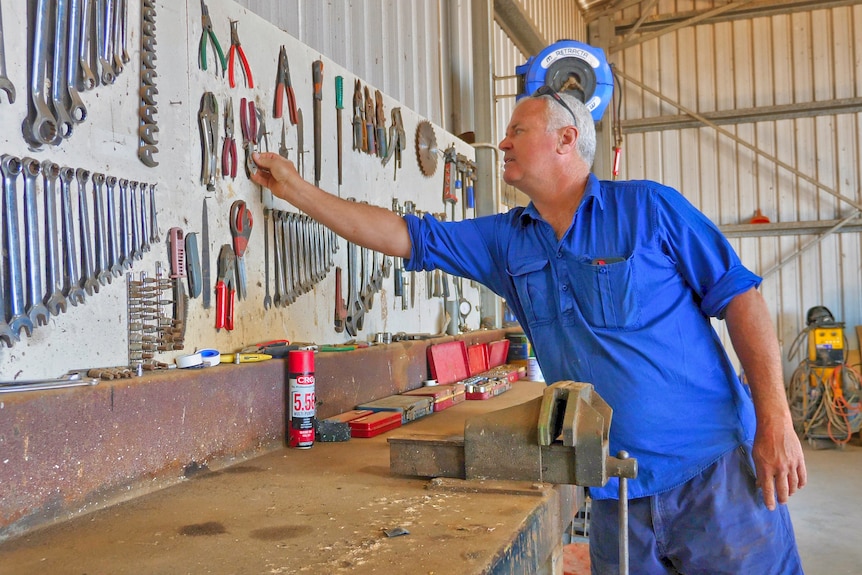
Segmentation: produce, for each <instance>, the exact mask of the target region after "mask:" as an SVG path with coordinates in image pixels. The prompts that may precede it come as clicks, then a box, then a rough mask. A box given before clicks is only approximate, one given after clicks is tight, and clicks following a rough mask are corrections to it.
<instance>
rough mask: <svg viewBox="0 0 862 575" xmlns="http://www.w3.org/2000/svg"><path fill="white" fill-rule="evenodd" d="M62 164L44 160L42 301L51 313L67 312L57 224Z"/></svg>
mask: <svg viewBox="0 0 862 575" xmlns="http://www.w3.org/2000/svg"><path fill="white" fill-rule="evenodd" d="M59 178H60V166H58V165H57V164H55V163H54V162H52V161H50V160H45V161H44V162H42V181H43V182H44V184H45V185H44V188H43V194H44V196H45V197H44V202H45V204H44V205H45V234H44V235H45V294H44V296H43V297H42V303H44V304H45V307H46V308H48V312H50V314H51V315H60V313H61V312H62V313H66V296H64V295H63V270H62V262H61V261H60V260H61V257H60V244H59V238H60V234H59V231H60V230H59V228H58V226H57V196H58V190H57V181H58V180H59Z"/></svg>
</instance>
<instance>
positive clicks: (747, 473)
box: [254, 89, 806, 575]
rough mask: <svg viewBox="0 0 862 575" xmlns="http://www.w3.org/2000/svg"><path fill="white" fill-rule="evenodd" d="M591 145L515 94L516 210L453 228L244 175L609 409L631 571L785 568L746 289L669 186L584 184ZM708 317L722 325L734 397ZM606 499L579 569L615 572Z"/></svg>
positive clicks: (770, 333)
mask: <svg viewBox="0 0 862 575" xmlns="http://www.w3.org/2000/svg"><path fill="white" fill-rule="evenodd" d="M595 146H596V144H595V127H594V124H593V121H592V118H591V117H590V114H589V111H588V110H587V109H586V107H585V106H584V105H583V104H582V103H581V102H579V101H577V100H576V99H575V98H572V97H569V96H567V95H561V94H557V93H555V92H553V91H551V90H548V89H543V90H540V92H539V93H538V94H537V96H536V97H533V98H525V99H524V100H522V101H521V102H519V104H518V105H517V106H516V108H515V110H514V112H513V114H512V118H511V121H510V123H509V126H508V128H507V130H506V137H505V138H504V139H503V141H502V142H501V143H500V149H501V150H502V152H503V153H504V156H503V161H504V165H505V172H504V179H505V181H506V182H507V183H509V184H511V185H513V186H515V187H516V188H518V189H519V190H521V191H522V192H524V193H525V194H526V195H527V196H528V197H529V198H530V200H531V203H530V205H528V206H527V207H526V208H516V209H513V210H511V211H509V212H508V213H506V214H499V215H495V216H488V217H482V218H477V219H474V220H467V221H463V222H448V223H447V222H437V221H436V220H434V219H433V218H431V217H430V216H425V218H423V219H421V220H420V219H419V218H416V217H412V216H405V217H404V218H401V217H398V216H396V215H395V214H393V213H392V212H390V211H388V210H384V209H382V208H375V207H372V206H367V205H362V204H356V203H348V202H345V201H342V200H339V199H338V198H336V197H334V196H332V195H331V194H327V193H326V192H323V191H321V190H319V189H317V188H315V187H313V186H312V185H310V184H308V183H306V182H305V181H303V180H302V179H301V178H300V177H299V175H298V174H297V173H296V170H295V169H294V168H293V166H292V164H290V163H289V162H287V161H284V160H282V159H279V158H278V157H277V156H276V155H274V154H262V155H260V156H258V157H256V161H257V163H258V165H259V166H260V167H261V170H260V171H259V172H258V174H257V175H256V176H255V177H254V181H255V182H257V183H259V184H262V185H265V186H267V187H269V188H270V189H272V191H273V192H274V193H275V194H276V195H277V196H279V197H281V198H284V199H285V200H287V201H289V202H291V203H292V204H294V205H295V206H296V207H298V208H299V209H301V210H303V211H305V212H306V213H308V214H309V215H311V216H312V217H313V218H315V219H318V220H319V221H321V222H322V223H324V224H326V225H327V226H329V227H331V228H332V229H334V230H335V231H336V232H337V233H338V234H340V235H342V236H344V237H345V238H347V239H348V240H350V241H353V242H355V243H357V244H360V245H365V246H368V247H370V248H372V249H376V250H379V251H383V252H386V253H388V254H390V255H394V256H398V257H402V258H404V259H405V265H406V266H407V268H408V269H433V268H434V267H439V268H441V269H443V270H445V271H447V272H448V273H452V274H456V275H460V276H463V277H467V278H470V279H474V280H477V281H480V282H482V283H484V284H485V285H487V286H489V287H490V288H491V289H492V290H494V291H495V292H496V293H498V294H500V295H501V296H502V297H504V298H505V299H506V301H507V302H508V304H509V306H510V307H511V309H512V310H513V311H514V313H515V315H516V316H517V318H518V320H519V322H520V324H521V326H522V327H523V328H524V330H525V331H526V333H527V335H528V336H529V338H530V340H531V341H532V343H533V346H534V348H535V351H536V355H537V357H538V360H539V363H540V366H541V368H542V372H543V373H544V374H545V378H546V380H547V381H551V382H554V381H560V380H575V381H584V382H589V383H592V384H593V385H594V386H595V388H596V391H597V392H598V393H599V394H600V395H601V396H602V397H603V398H604V399H605V401H607V402H608V404H609V405H610V406H611V407H612V408H613V410H614V417H613V424H612V425H611V432H610V450H611V452H612V453H616V452H617V451H618V450H622V449H625V450H626V451H628V452H629V454H630V455H631V456H632V457H635V458H637V460H638V467H639V473H638V477H637V479H635V480H632V481H630V482H629V497H630V499H631V501H630V509H629V514H630V518H629V521H630V540H629V552H630V557H631V566H632V573H647V574H650V575H652V574H677V573H684V574H686V575H693V574H696V573H704V574H706V573H708V574H711V575H714V574H717V573H728V574H756V575H769V574H775V575H779V574H781V575H783V574H795V573H801V572H802V569H801V566H800V562H799V557H798V553H797V551H796V543H795V539H794V536H793V528H792V525H791V523H790V518H789V515H788V513H787V509H786V506H785V505H784V504H785V503H786V502H787V499H788V497H789V496H790V495H792V494H793V493H794V492H795V491H796V490H797V489H799V488H801V487H802V486H804V485H805V482H806V472H805V463H804V460H803V455H802V447H801V444H800V442H799V439H798V437H797V436H796V433H795V432H794V430H793V424H792V422H791V418H790V413H789V410H788V407H787V403H786V399H785V395H784V385H783V375H782V367H781V357H780V350H779V345H778V341H777V339H776V337H775V334H774V330H773V328H772V326H771V321H770V319H769V314H768V312H767V309H766V305H765V303H764V301H763V298H762V297H761V295H760V294H759V292H758V291H757V287H758V285H759V284H760V278H759V277H757V276H756V275H754V274H753V273H751V272H750V271H748V270H747V269H746V268H744V267H743V266H742V265H741V263H740V261H739V258H738V257H737V255H736V254H735V253H734V252H733V249H732V248H731V247H730V245H729V244H728V243H727V241H726V239H725V238H724V237H723V236H722V235H721V233H720V232H719V231H718V229H717V228H716V227H715V226H714V225H713V224H712V223H711V222H710V221H709V220H708V219H706V217H704V216H703V214H701V213H700V212H698V211H697V210H696V209H695V208H694V207H693V206H691V204H690V203H688V202H687V201H686V200H685V199H684V198H683V197H682V196H681V195H680V194H679V193H678V192H676V191H674V190H672V189H670V188H667V187H665V186H662V185H660V184H657V183H655V182H646V181H644V182H600V181H599V180H598V179H597V178H596V177H595V176H594V175H592V174H591V173H590V167H591V165H592V161H593V157H594V153H595ZM710 317H717V318H723V319H724V320H725V321H726V323H727V327H728V332H729V334H730V338H731V340H732V343H733V346H734V349H735V350H736V353H737V356H738V357H739V360H740V362H741V364H742V367H743V369H744V372H745V374H746V379H747V381H748V384H749V385H748V386H744V385H742V384H741V383H740V381H739V379H738V378H737V376H736V374H735V371H734V369H733V366H732V364H731V362H730V360H729V358H728V357H727V354H726V353H725V351H724V349H723V347H722V345H721V342H720V340H719V338H718V336H717V335H716V333H715V331H714V330H713V328H712V326H711V325H710V320H709V318H710ZM755 430H756V431H755ZM755 476H756V483H755ZM616 493H617V483H616V480H615V479H612V480H611V481H610V482H609V483H608V484H607V485H606V486H605V487H602V488H591V489H590V494H591V497H592V498H593V512H592V522H591V529H590V556H591V563H592V569H593V573H597V574H605V573H616V572H617V570H618V568H619V565H618V552H617V519H616V507H617V502H616V501H615V500H614V498H615V497H616ZM776 500H777V503H778V506H777V507H776Z"/></svg>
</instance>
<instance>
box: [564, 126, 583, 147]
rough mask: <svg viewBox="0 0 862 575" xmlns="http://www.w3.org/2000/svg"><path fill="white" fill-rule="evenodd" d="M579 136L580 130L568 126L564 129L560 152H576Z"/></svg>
mask: <svg viewBox="0 0 862 575" xmlns="http://www.w3.org/2000/svg"><path fill="white" fill-rule="evenodd" d="M578 136H579V134H578V129H577V128H576V127H575V126H566V127H565V128H563V129H562V131H561V132H560V142H559V149H560V151H561V152H563V151H566V152H568V151H572V152H573V151H575V150H576V146H577V143H578Z"/></svg>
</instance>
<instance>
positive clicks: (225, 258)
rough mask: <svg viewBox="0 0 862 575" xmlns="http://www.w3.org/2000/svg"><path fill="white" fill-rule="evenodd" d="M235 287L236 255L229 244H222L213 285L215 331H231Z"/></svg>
mask: <svg viewBox="0 0 862 575" xmlns="http://www.w3.org/2000/svg"><path fill="white" fill-rule="evenodd" d="M235 285H236V255H235V254H234V252H233V248H231V247H230V244H224V245H222V247H221V251H220V252H219V255H218V276H217V278H216V285H215V295H216V318H215V327H216V329H222V328H224V329H227V330H233V327H234V322H233V318H234V313H233V312H234V295H235V294H236V288H235Z"/></svg>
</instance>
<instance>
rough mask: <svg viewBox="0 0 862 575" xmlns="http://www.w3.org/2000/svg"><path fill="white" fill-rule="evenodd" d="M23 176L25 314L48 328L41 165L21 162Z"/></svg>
mask: <svg viewBox="0 0 862 575" xmlns="http://www.w3.org/2000/svg"><path fill="white" fill-rule="evenodd" d="M21 173H22V174H24V238H25V241H24V247H25V252H26V257H27V305H26V306H25V307H24V312H25V313H26V314H27V316H28V317H29V318H30V321H31V322H32V323H33V325H35V326H40V325H48V316H49V314H50V312H48V308H47V307H45V304H44V303H42V296H43V294H42V269H41V268H42V264H41V256H40V255H39V216H38V213H37V208H36V180H37V179H38V177H39V174H41V173H42V164H40V163H39V160H36V159H34V158H24V159H22V160H21Z"/></svg>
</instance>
